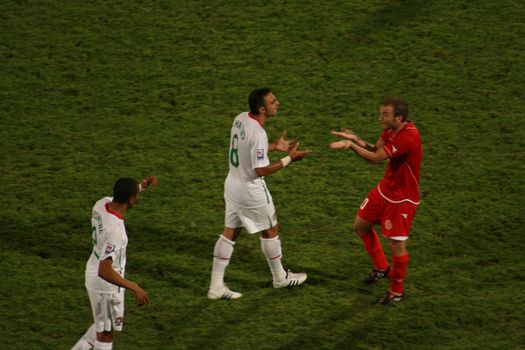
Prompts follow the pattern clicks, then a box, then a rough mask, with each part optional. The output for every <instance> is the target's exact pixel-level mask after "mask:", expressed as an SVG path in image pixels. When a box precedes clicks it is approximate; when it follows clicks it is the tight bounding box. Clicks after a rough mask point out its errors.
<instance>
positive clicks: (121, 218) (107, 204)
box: [106, 203, 124, 220]
mask: <svg viewBox="0 0 525 350" xmlns="http://www.w3.org/2000/svg"><path fill="white" fill-rule="evenodd" d="M106 211H107V212H108V213H110V214H112V215H115V216H116V217H117V218H119V219H120V220H124V218H123V217H122V216H120V215H118V214H117V213H115V212H114V211H113V210H111V207H110V206H109V203H106Z"/></svg>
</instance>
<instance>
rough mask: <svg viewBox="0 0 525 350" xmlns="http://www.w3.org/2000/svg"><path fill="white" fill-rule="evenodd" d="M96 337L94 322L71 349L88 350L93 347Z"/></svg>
mask: <svg viewBox="0 0 525 350" xmlns="http://www.w3.org/2000/svg"><path fill="white" fill-rule="evenodd" d="M96 339H97V333H96V332H95V324H92V325H91V326H90V327H89V328H88V330H87V332H86V333H85V334H84V335H83V336H82V338H80V339H79V340H78V341H77V343H76V344H75V345H74V346H73V347H72V348H71V350H90V349H91V348H93V345H94V344H95V340H96Z"/></svg>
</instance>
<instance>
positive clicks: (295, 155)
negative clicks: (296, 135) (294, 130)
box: [255, 142, 310, 176]
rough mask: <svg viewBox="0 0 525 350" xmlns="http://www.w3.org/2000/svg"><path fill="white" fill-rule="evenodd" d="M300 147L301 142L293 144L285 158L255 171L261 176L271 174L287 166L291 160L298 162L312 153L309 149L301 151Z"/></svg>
mask: <svg viewBox="0 0 525 350" xmlns="http://www.w3.org/2000/svg"><path fill="white" fill-rule="evenodd" d="M298 148H299V142H297V143H295V144H294V145H293V146H291V148H290V150H289V151H288V156H287V157H285V158H283V159H279V160H278V161H275V162H272V163H270V164H269V165H267V166H265V167H263V168H256V169H255V172H256V173H257V175H259V176H268V175H271V174H273V173H275V172H277V171H279V170H281V169H282V168H284V167H285V166H287V165H288V164H289V163H290V162H296V161H299V160H302V159H303V158H304V157H306V156H307V155H308V153H310V150H309V149H306V150H304V151H300V150H299V149H298Z"/></svg>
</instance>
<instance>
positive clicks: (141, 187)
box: [139, 181, 147, 192]
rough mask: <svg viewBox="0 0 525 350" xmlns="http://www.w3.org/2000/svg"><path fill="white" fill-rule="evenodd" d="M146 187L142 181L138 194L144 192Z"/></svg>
mask: <svg viewBox="0 0 525 350" xmlns="http://www.w3.org/2000/svg"><path fill="white" fill-rule="evenodd" d="M146 185H147V183H146ZM146 185H145V184H144V181H141V182H140V183H139V192H142V191H144V190H145V189H146Z"/></svg>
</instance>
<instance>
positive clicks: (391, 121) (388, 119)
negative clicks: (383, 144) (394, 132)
mask: <svg viewBox="0 0 525 350" xmlns="http://www.w3.org/2000/svg"><path fill="white" fill-rule="evenodd" d="M379 123H380V124H381V127H382V128H383V130H386V129H397V127H398V126H399V125H398V124H399V118H396V117H395V116H394V106H381V107H380V108H379Z"/></svg>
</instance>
